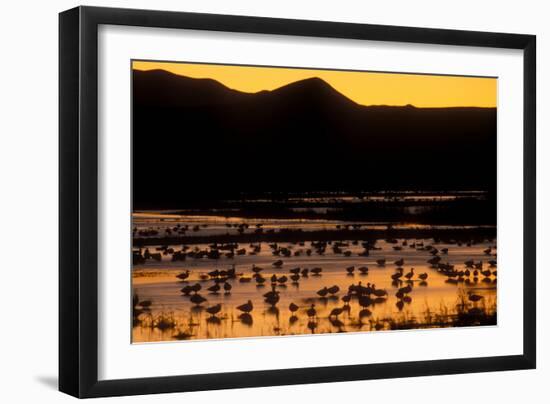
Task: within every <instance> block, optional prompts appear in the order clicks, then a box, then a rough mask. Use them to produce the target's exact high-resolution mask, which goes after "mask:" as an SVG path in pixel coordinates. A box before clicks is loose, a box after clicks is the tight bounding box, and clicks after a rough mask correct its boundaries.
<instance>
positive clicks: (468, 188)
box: [121, 59, 498, 343]
mask: <svg viewBox="0 0 550 404" xmlns="http://www.w3.org/2000/svg"><path fill="white" fill-rule="evenodd" d="M130 68H131V115H132V118H131V121H132V122H131V148H132V151H131V177H132V178H131V187H132V191H131V198H132V200H131V206H132V209H131V214H132V218H131V222H132V224H131V229H129V231H130V232H131V240H132V246H131V257H132V267H131V274H130V277H131V288H132V293H131V295H132V301H131V302H130V303H129V304H130V305H131V310H130V312H131V316H130V317H131V318H130V319H129V321H130V323H131V325H130V326H131V328H132V332H131V337H132V343H149V342H168V341H172V342H175V341H189V340H207V339H227V338H250V337H255V338H258V337H278V336H298V335H312V334H329V333H362V332H393V331H401V330H425V329H449V328H454V327H484V326H496V325H497V104H498V103H497V88H498V78H497V77H481V76H457V75H450V74H445V72H426V73H422V74H419V73H407V72H383V71H367V70H336V69H324V68H323V69H321V68H317V67H307V66H306V67H289V66H252V65H234V64H219V63H218V64H215V63H196V62H189V61H159V60H138V59H134V60H132V61H131V64H130ZM129 253H130V252H129ZM121 270H127V269H124V268H121ZM412 332H417V331H412Z"/></svg>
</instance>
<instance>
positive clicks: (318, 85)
mask: <svg viewBox="0 0 550 404" xmlns="http://www.w3.org/2000/svg"><path fill="white" fill-rule="evenodd" d="M271 94H273V95H279V96H281V97H286V98H295V99H301V100H303V101H304V100H307V101H310V102H311V101H313V102H320V101H322V100H324V101H325V102H327V103H333V104H350V105H357V104H356V103H355V102H354V101H352V100H351V99H349V98H348V97H346V96H345V95H343V94H342V93H340V92H339V91H338V90H336V89H335V88H334V87H332V86H331V85H330V84H329V83H327V82H326V81H324V80H323V79H321V78H319V77H309V78H307V79H303V80H298V81H294V82H292V83H289V84H287V85H284V86H282V87H279V88H277V89H275V90H273V91H271Z"/></svg>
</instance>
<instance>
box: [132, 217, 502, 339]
mask: <svg viewBox="0 0 550 404" xmlns="http://www.w3.org/2000/svg"><path fill="white" fill-rule="evenodd" d="M133 225H134V238H135V239H136V238H139V240H141V244H140V245H139V246H136V243H134V254H141V255H140V257H141V256H142V255H144V254H145V251H147V254H148V255H151V254H154V255H155V259H147V260H140V261H139V262H136V263H134V266H133V270H132V285H133V293H134V295H135V302H134V321H133V333H132V335H133V342H153V341H168V340H178V339H209V338H236V337H239V338H240V337H257V336H276V335H295V334H311V333H333V332H358V331H374V330H388V329H406V328H431V327H447V326H454V325H457V324H458V323H457V321H458V320H457V318H459V317H460V313H477V314H479V313H484V314H487V313H491V315H493V314H494V315H495V316H494V319H495V321H496V314H495V313H496V296H497V293H496V291H497V277H496V263H495V261H496V241H495V239H493V238H491V237H479V236H476V237H472V238H471V239H469V238H467V237H466V238H464V237H461V238H460V239H453V238H452V237H445V239H442V238H439V237H429V238H428V237H423V238H418V239H417V238H415V237H414V234H415V230H421V229H432V230H433V229H435V230H437V229H447V230H451V231H452V230H453V228H455V227H456V229H458V230H460V231H461V232H466V234H467V232H468V229H469V228H472V229H473V228H479V227H480V226H445V225H438V226H428V225H420V224H414V223H407V224H399V223H395V224H388V223H385V222H367V221H365V222H353V225H351V224H350V223H347V222H340V221H338V220H326V219H304V218H283V219H273V218H272V219H266V218H261V219H254V218H250V217H246V218H245V217H239V216H237V215H235V216H228V215H225V216H217V215H216V214H215V213H214V214H211V215H197V214H192V215H190V214H182V213H181V212H180V213H175V212H158V211H157V212H135V213H134V217H133ZM289 229H291V230H294V231H296V232H298V233H299V235H300V237H293V238H292V241H285V240H284V237H282V238H281V237H278V239H277V241H273V240H269V236H270V235H273V236H275V235H277V234H278V233H280V232H281V231H287V230H289ZM347 229H350V231H352V230H353V229H356V230H358V231H359V230H360V231H362V232H367V233H368V232H369V231H382V232H383V231H388V230H399V229H403V230H411V231H409V232H405V233H403V234H405V235H409V234H410V236H403V237H378V238H374V239H372V238H370V239H369V241H368V243H365V241H364V240H362V239H361V237H353V238H350V239H346V238H339V236H347V235H349V234H350V233H349V232H346V231H344V232H341V230H347ZM308 232H317V233H316V234H321V233H319V232H326V234H325V233H322V234H323V235H324V237H325V239H326V240H324V241H323V242H322V243H321V245H320V242H319V241H316V240H308V238H309V237H308V236H307V233H308ZM292 234H295V233H292ZM327 234H328V235H327ZM362 234H363V233H362ZM376 234H378V233H376ZM178 235H181V236H182V237H184V238H183V239H182V240H181V242H180V241H178V242H175V241H177V240H178V239H177V237H178ZM246 235H249V236H250V237H248V238H247V239H246V241H239V239H238V237H239V236H246ZM254 235H262V236H265V237H264V238H258V240H254ZM216 237H233V240H236V241H232V242H231V245H229V247H228V246H227V245H225V246H224V245H223V244H219V243H216V242H211V241H208V242H206V241H207V240H215V239H216ZM164 239H165V240H167V241H169V242H163V241H162V240H164ZM193 239H196V240H199V242H197V243H194V242H193ZM161 241H162V242H161ZM213 250H215V251H216V254H215V256H212V255H208V254H207V252H212V251H213ZM365 251H367V253H365ZM178 252H179V253H181V256H183V257H184V258H181V256H178V257H180V258H179V259H175V258H174V253H176V255H177V253H178ZM434 257H438V259H437V260H438V262H437V263H435V264H434V262H433V258H434ZM380 260H385V263H383V264H382V262H381V261H380ZM428 260H431V261H432V262H431V263H428ZM472 262H473V263H474V265H475V267H474V266H472ZM365 267H366V268H367V269H366V270H365ZM253 268H255V270H256V272H257V273H259V274H260V275H256V272H254V271H253ZM260 268H261V269H260ZM296 268H300V269H299V272H298V270H297V269H296ZM312 268H321V272H320V273H319V274H317V275H315V274H313V273H312V272H311V269H312ZM352 268H353V269H352ZM398 268H402V269H398ZM413 268H414V270H412V269H413ZM450 268H452V269H450ZM304 269H307V271H304ZM215 270H218V271H225V272H222V273H223V274H225V273H226V272H227V273H231V274H232V275H231V276H225V275H218V274H213V273H212V271H215ZM291 270H293V271H294V273H297V274H298V276H295V277H294V278H295V279H294V280H293V279H291V275H292V274H293V273H292V272H291ZM186 271H189V272H188V277H187V278H186V279H184V280H182V279H180V278H178V275H180V274H182V273H187V272H186ZM399 271H401V273H402V276H400V277H399V279H398V280H396V279H395V278H396V276H394V277H393V278H392V275H394V274H395V273H396V272H399ZM306 272H307V274H306ZM363 272H364V273H363ZM482 272H483V273H484V274H483V273H482ZM258 277H259V278H262V279H264V280H263V281H261V282H260V281H258V279H257V278H258ZM196 285H200V290H197V288H199V287H198V286H196ZM215 285H219V286H220V290H219V291H209V290H208V288H211V287H212V286H215ZM226 285H228V286H226ZM358 285H360V287H364V288H367V289H368V290H370V292H374V291H376V292H374V294H372V298H370V299H369V301H368V302H367V303H365V301H364V300H365V299H363V300H361V299H360V298H359V295H360V293H356V291H357V290H360V289H358V288H357V286H358ZM334 286H337V288H335V287H334ZM186 287H187V288H188V289H189V287H193V288H195V290H193V291H192V292H190V293H182V289H184V288H186ZM325 287H326V288H327V289H330V292H328V293H327V292H324V291H323V289H324V288H325ZM215 288H216V287H214V289H215ZM403 288H407V289H405V290H406V292H405V293H398V292H399V291H400V290H401V291H403ZM270 291H273V292H275V293H276V294H277V296H278V297H277V299H276V300H277V301H276V303H275V304H272V303H273V302H266V298H265V297H264V295H265V294H266V293H267V292H270ZM384 291H385V292H386V293H384ZM318 292H320V293H318ZM370 292H369V293H368V294H369V296H370V295H371V293H370ZM196 294H198V295H200V296H201V297H202V298H203V299H205V300H204V301H203V302H201V303H200V304H195V303H193V302H192V301H191V296H193V295H196ZM472 296H475V297H476V298H472ZM249 301H250V302H251V303H252V307H251V310H245V311H249V313H243V310H242V307H241V309H239V308H238V307H239V306H242V305H244V304H247V302H249ZM142 303H143V304H142ZM291 303H292V304H293V305H295V306H294V307H293V308H294V311H293V312H292V311H291V310H290V308H289V306H290V305H291ZM218 304H219V305H220V307H219V311H218V312H217V313H215V314H211V313H209V312H208V309H209V308H212V307H214V308H216V305H218ZM312 305H313V308H314V309H315V314H314V315H311V314H312V312H311V311H310V312H309V313H308V310H311V308H312ZM335 309H336V310H335ZM339 309H341V310H339ZM212 311H216V310H215V309H214V310H212ZM476 318H477V317H476ZM491 318H493V317H491ZM478 320H479V319H478ZM478 320H476V321H478ZM491 321H492V320H491ZM491 321H489V322H488V323H487V324H492V322H491ZM478 323H479V321H478V322H474V323H472V324H462V323H461V324H460V325H484V324H485V323H484V322H483V320H481V323H479V324H478Z"/></svg>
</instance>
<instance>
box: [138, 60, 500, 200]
mask: <svg viewBox="0 0 550 404" xmlns="http://www.w3.org/2000/svg"><path fill="white" fill-rule="evenodd" d="M133 100H134V103H133V158H134V204H135V206H136V207H139V206H143V207H151V206H168V205H173V206H174V207H181V205H183V204H185V203H186V201H190V200H201V199H209V200H212V199H225V198H232V197H235V196H236V195H241V194H242V193H243V192H244V193H247V192H248V193H253V194H261V193H263V192H271V191H276V192H283V193H284V192H296V191H297V192H307V191H334V190H370V189H396V188H399V189H403V188H406V189H413V188H414V189H439V190H443V189H485V190H489V191H494V189H495V188H496V109H495V108H476V107H456V108H455V107H453V108H417V107H414V106H411V105H407V106H381V105H376V106H362V105H359V104H357V103H355V102H354V101H352V100H350V99H349V98H347V97H345V96H344V95H342V94H341V93H339V92H338V91H337V90H335V89H334V88H333V87H331V86H330V85H329V84H328V83H326V82H325V81H323V80H321V79H320V78H316V77H314V78H309V79H305V80H300V81H297V82H294V83H290V84H288V85H285V86H282V87H280V88H277V89H274V90H272V91H260V92H258V93H244V92H240V91H236V90H234V89H230V88H228V87H226V86H224V85H223V84H221V83H219V82H217V81H215V80H211V79H193V78H189V77H184V76H178V75H175V74H171V73H168V72H165V71H161V70H157V71H146V72H145V71H134V76H133Z"/></svg>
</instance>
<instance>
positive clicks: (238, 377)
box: [59, 7, 536, 398]
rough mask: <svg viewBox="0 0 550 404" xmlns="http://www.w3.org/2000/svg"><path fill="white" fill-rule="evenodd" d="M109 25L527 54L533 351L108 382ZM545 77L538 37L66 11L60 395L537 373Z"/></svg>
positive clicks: (526, 278) (527, 280) (527, 304)
mask: <svg viewBox="0 0 550 404" xmlns="http://www.w3.org/2000/svg"><path fill="white" fill-rule="evenodd" d="M100 24H112V25H124V26H140V27H155V28H176V29H177V28H180V29H194V30H208V31H226V32H243V33H259V34H276V35H292V36H308V37H318V38H344V39H358V40H371V41H372V40H375V41H390V42H404V43H427V44H439V45H449V46H453V45H463V46H476V47H486V48H510V49H520V50H523V60H524V77H523V80H524V83H523V85H524V90H523V91H524V94H523V105H524V110H523V113H524V118H523V119H524V124H523V142H524V157H523V159H524V161H523V166H524V172H523V179H524V195H523V201H524V212H523V217H524V239H523V240H524V241H523V251H524V260H523V354H521V355H513V356H497V357H482V358H469V359H446V360H429V361H416V362H401V363H381V364H365V365H351V366H331V367H314V368H295V369H281V370H262V371H251V372H235V373H219V374H196V375H184V376H170V377H151V378H139V379H124V380H107V381H100V380H98V376H97V371H98V282H97V276H98V122H97V119H98V87H97V85H98V77H97V73H98V66H97V62H98V54H97V52H98V26H99V25H100ZM535 73H536V37H535V36H534V35H519V34H506V33H490V32H472V31H458V30H443V29H426V28H410V27H397V26H382V25H368V24H351V23H339V22H324V21H309V20H288V19H278V18H260V17H245V16H229V15H213V14H196V13H182V12H167V11H149V10H131V9H114V8H96V7H77V8H74V9H71V10H68V11H65V12H62V13H61V14H60V16H59V97H60V101H59V156H60V157H59V201H60V202H59V217H60V220H59V233H60V236H59V248H60V250H59V389H60V390H61V391H63V392H65V393H68V394H70V395H73V396H76V397H81V398H84V397H103V396H120V395H134V394H149V393H168V392H183V391H197V390H214V389H227V388H244V387H260V386H275V385H290V384H301V383H324V382H337V381H351V380H363V379H381V378H396V377H412V376H427V375H442V374H459V373H470V372H489V371H501V370H514V369H533V368H535V366H536V323H535V321H536V320H535V319H536V305H535V302H536V294H535V293H536V290H535V289H536V288H535V282H536V278H535V277H536V274H535V268H536V266H535V264H536V247H535V244H536V243H535V237H536V233H535V226H536V223H535V195H536V189H535V120H536V115H535V114H536V113H535V102H536V88H535V86H536V81H535V80H536V79H535V77H536V74H535ZM518 135H519V134H518Z"/></svg>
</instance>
